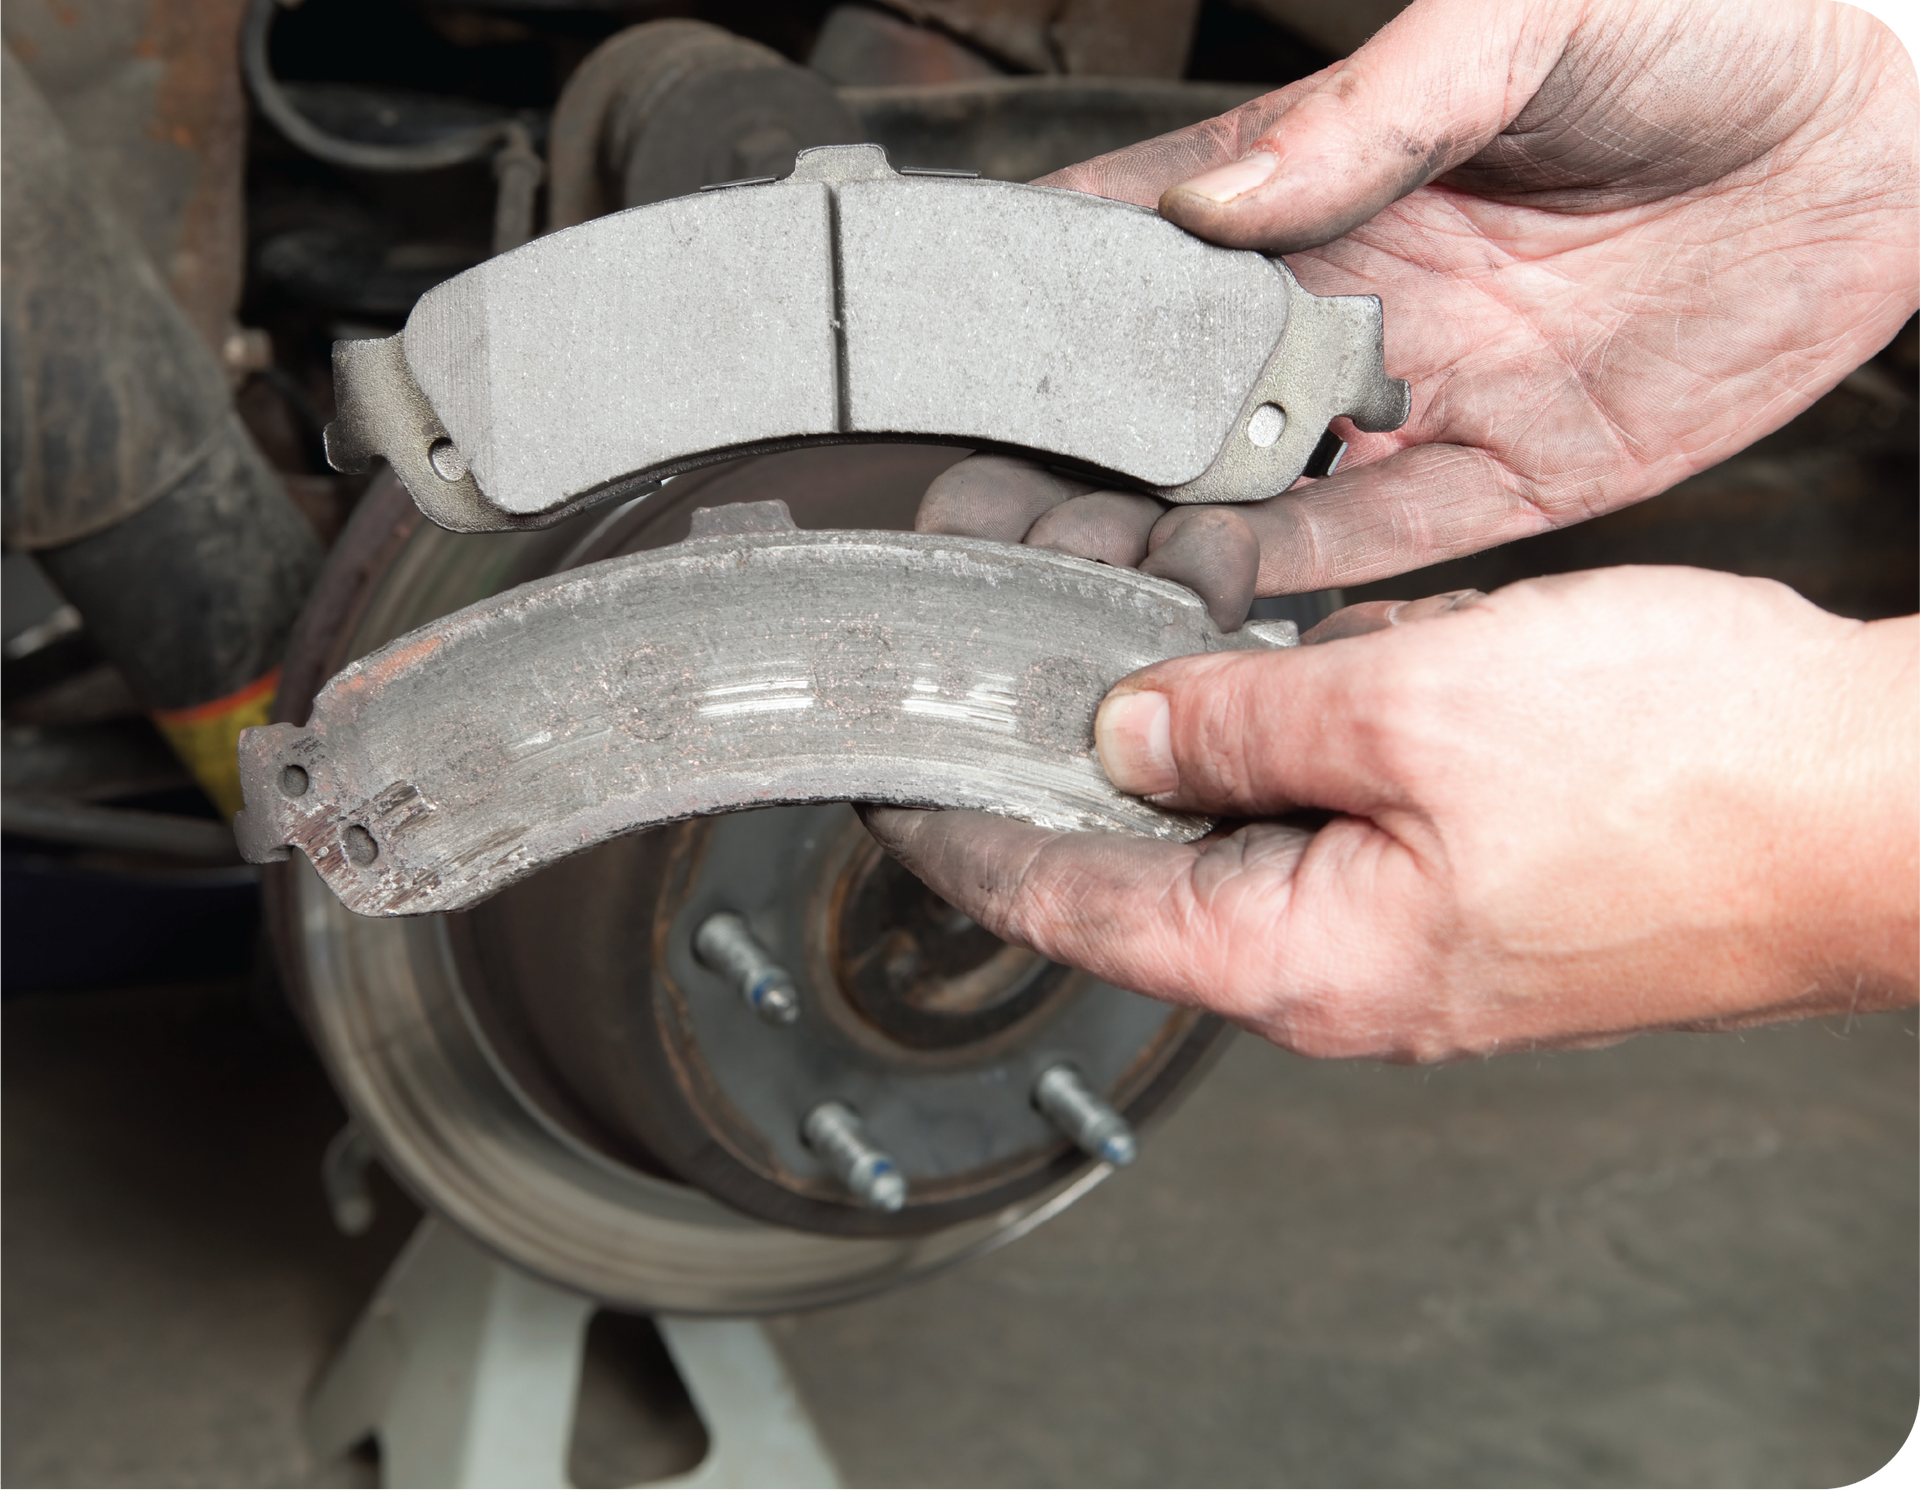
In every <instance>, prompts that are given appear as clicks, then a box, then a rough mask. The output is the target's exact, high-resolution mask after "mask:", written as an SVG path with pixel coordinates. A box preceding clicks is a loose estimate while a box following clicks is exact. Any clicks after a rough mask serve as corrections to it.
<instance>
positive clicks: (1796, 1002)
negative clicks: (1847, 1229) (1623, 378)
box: [865, 569, 1920, 1060]
mask: <svg viewBox="0 0 1920 1490" xmlns="http://www.w3.org/2000/svg"><path fill="white" fill-rule="evenodd" d="M1329 637H1331V638H1334V639H1333V640H1331V641H1328V642H1327V643H1326V644H1325V645H1307V646H1303V647H1301V648H1299V649H1297V650H1290V651H1285V652H1224V653H1216V654H1213V655H1210V656H1202V657H1185V658H1179V659H1176V660H1174V661H1170V662H1165V663H1160V664H1157V665H1155V666H1153V667H1149V668H1147V669H1145V670H1143V671H1142V672H1139V673H1137V674H1135V675H1134V676H1132V677H1131V678H1128V679H1126V680H1125V681H1123V682H1122V683H1120V684H1119V685H1118V686H1117V687H1115V688H1114V690H1113V691H1112V692H1111V693H1109V694H1108V695H1107V698H1106V701H1105V702H1104V703H1103V704H1102V705H1101V708H1100V713H1099V715H1098V718H1097V721H1096V724H1095V738H1096V741H1097V744H1098V748H1099V752H1100V759H1101V761H1102V763H1103V764H1104V765H1105V767H1106V769H1107V773H1108V775H1109V776H1111V777H1112V779H1113V780H1114V782H1115V783H1116V784H1117V785H1119V786H1121V787H1122V788H1123V789H1125V790H1128V791H1132V792H1136V793H1139V794H1141V795H1144V796H1146V797H1148V798H1150V799H1151V800H1153V801H1155V802H1160V803H1163V804H1165V805H1167V806H1170V807H1179V808H1182V809H1185V810H1189V811H1194V812H1201V813H1213V814H1219V815H1225V816H1230V817H1233V818H1240V819H1248V818H1252V819H1266V821H1256V822H1254V823H1252V824H1251V825H1249V826H1240V827H1237V828H1228V827H1223V829H1222V830H1221V831H1219V832H1218V833H1216V834H1215V835H1212V836H1210V837H1208V838H1206V839H1203V840H1202V841H1200V842H1199V843H1196V844H1190V845H1184V846H1176V845H1171V844H1166V843H1161V842H1157V841H1153V840H1150V839H1146V838H1135V837H1131V836H1128V835H1124V834H1117V833H1065V834H1063V833H1055V832H1049V831H1046V830H1044V829H1040V828H1035V827H1031V826H1028V825H1026V824H1023V823H1018V822H1014V821H1011V820H1009V819H1005V818H999V817H993V816H989V815H987V814H983V813H968V812H913V811H905V810H900V809H882V808H867V809H865V815H866V818H867V823H868V826H869V827H870V828H871V829H872V830H873V832H874V833H875V835H876V836H877V837H879V839H880V840H881V842H882V843H883V844H885V845H886V846H887V847H888V848H889V849H890V850H891V851H892V852H893V853H894V854H896V855H897V856H898V857H899V858H900V859H901V860H903V861H904V862H905V863H906V864H907V866H908V867H909V868H911V869H912V870H913V871H914V872H915V873H916V874H918V875H919V876H920V877H921V878H922V879H923V880H925V881H926V882H927V883H928V884H929V885H930V886H932V887H933V888H934V889H935V890H936V891H937V892H938V893H939V894H941V895H943V896H945V897H946V898H947V899H948V900H949V901H951V902H952V903H953V904H954V905H956V906H958V907H960V908H961V909H962V910H964V911H965V912H966V913H967V914H968V915H970V916H972V917H974V918H975V919H976V920H977V921H979V922H980V923H981V924H982V925H984V926H986V927H988V928H989V929H991V930H992V931H994V932H995V933H996V934H998V935H1000V936H1002V937H1006V938H1008V939H1009V940H1012V941H1016V942H1020V943H1023V944H1025V945H1027V946H1030V947H1033V948H1036V949H1037V950H1039V951H1041V952H1043V953H1045V954H1046V955H1047V956H1049V957H1052V958H1056V959H1058V960H1059V961H1062V962H1066V963H1071V964H1072V965H1074V966H1076V967H1082V968H1086V969H1088V970H1090V971H1092V972H1094V973H1096V974H1098V975H1099V976H1100V977H1102V978H1105V979H1107V980H1108V981H1110V982H1112V983H1115V984H1118V985H1119V986H1121V987H1124V988H1132V989H1138V990H1139V991H1141V992H1143V993H1149V994H1153V995H1156V996H1158V997H1161V998H1166V999H1172V1000H1175V1001H1178V1002H1183V1003H1192V1004H1200V1005H1204V1006H1205V1007H1207V1008H1209V1009H1212V1010H1214V1011H1216V1012H1218V1013H1220V1014H1223V1015H1225V1016H1226V1017H1228V1018H1229V1019H1231V1020H1233V1021H1235V1022H1236V1023H1238V1024H1241V1025H1243V1026H1245V1027H1246V1028H1248V1029H1251V1030H1255V1031H1257V1032H1259V1033H1260V1034H1263V1035H1265V1036H1267V1037H1268V1038H1270V1039H1272V1040H1274V1041H1276V1042H1278V1043H1279V1044H1282V1045H1286V1046H1289V1047H1291V1048H1292V1049H1295V1050H1298V1051H1301V1052H1303V1053H1306V1054H1310V1055H1318V1056H1379V1057H1385V1058H1390V1059H1412V1060H1439V1059H1444V1058H1447V1057H1450V1056H1458V1055H1464V1054H1468V1053H1490V1052H1493V1051H1499V1050H1508V1049H1513V1048H1526V1047H1532V1046H1541V1045H1570V1044H1580V1043H1592V1042H1596V1041H1602V1040H1606V1039H1609V1038H1613V1037H1617V1036H1620V1035H1623V1034H1625V1033H1628V1032H1631V1031H1634V1030H1639V1029H1647V1028H1657V1027H1670V1026H1676V1025H1694V1026H1717V1027H1724V1026H1727V1025H1730V1024H1734V1023H1740V1022H1747V1021H1751V1020H1755V1019H1766V1018H1785V1017H1792V1016H1797V1015H1802V1014H1813V1013H1819V1012H1823V1011H1840V1012H1845V1011H1848V1010H1851V1009H1860V1010H1865V1009H1870V1008H1876V1007H1885V1006H1887V1005H1889V1004H1891V1003H1895V1002H1898V1001H1902V1000H1905V1001H1911V1000H1912V998H1913V997H1914V996H1915V992H1916V977H1917V976H1920V970H1917V969H1916V964H1915V959H1916V938H1920V925H1917V924H1916V923H1917V919H1920V907H1917V906H1916V902H1915V894H1914V885H1915V883H1916V875H1917V874H1920V796H1917V794H1916V786H1917V785H1920V763H1916V759H1915V756H1916V751H1917V750H1920V717H1917V716H1920V619H1916V618H1912V617H1909V618H1906V619H1904V620H1898V621H1882V622H1876V623H1873V624H1871V625H1862V624H1860V623H1858V622H1854V621H1844V620H1841V619H1839V618H1837V617H1834V616H1831V615H1828V614H1826V613H1825V612H1823V611H1820V610H1817V609H1815V608H1814V607H1813V606H1811V605H1809V604H1808V603H1807V602H1806V601H1804V600H1802V599H1800V598H1799V597H1798V596H1796V595H1794V594H1793V592H1792V591H1790V590H1788V589H1786V588H1785V587H1784V586H1782V585H1778V584H1775V583H1773V582H1772V581H1769V580H1755V579H1741V578H1736V577H1734V576H1731V575H1724V574H1715V573H1710V572H1708V571H1704V570H1694V569H1614V570H1603V571H1597V572H1594V573H1589V574H1577V575H1567V576H1562V577H1559V578H1554V579H1542V580H1529V581H1526V582H1524V583H1521V584H1516V585H1512V586H1509V587H1507V588H1506V589H1503V590H1500V591H1499V592H1497V593H1496V594H1494V595H1492V596H1490V597H1489V596H1481V595H1477V594H1475V593H1473V592H1466V593H1464V594H1461V595H1453V596H1441V597H1435V598H1434V599H1433V600H1429V601H1424V602H1419V603H1417V604H1415V605H1410V606H1403V607H1399V608H1397V609H1396V608H1395V607H1394V606H1392V605H1389V604H1386V603H1376V604H1373V605H1369V606H1364V607H1354V608H1353V609H1352V610H1349V611H1344V612H1340V613H1338V614H1336V615H1335V616H1333V617H1331V618H1329V619H1328V620H1327V621H1325V622H1323V623H1322V624H1321V626H1320V627H1317V628H1315V632H1314V633H1310V634H1309V638H1310V640H1312V641H1322V640H1324V639H1326V638H1329ZM1302 808H1306V809H1322V810H1324V811H1328V812H1331V813H1333V814H1335V815H1334V816H1333V817H1332V818H1331V820H1330V821H1327V822H1326V823H1325V824H1324V826H1321V827H1319V828H1318V830H1317V831H1315V830H1313V829H1312V828H1310V827H1307V826H1296V825H1293V824H1290V823H1289V822H1287V821H1285V820H1284V818H1282V820H1280V821H1273V820H1272V819H1275V818H1276V817H1282V815H1283V814H1286V813H1288V812H1290V811H1292V810H1294V809H1302Z"/></svg>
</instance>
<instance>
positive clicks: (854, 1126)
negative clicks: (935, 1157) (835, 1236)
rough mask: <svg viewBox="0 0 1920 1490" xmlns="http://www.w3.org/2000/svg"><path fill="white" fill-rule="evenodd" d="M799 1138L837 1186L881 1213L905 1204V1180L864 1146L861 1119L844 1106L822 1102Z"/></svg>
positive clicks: (886, 1158)
mask: <svg viewBox="0 0 1920 1490" xmlns="http://www.w3.org/2000/svg"><path fill="white" fill-rule="evenodd" d="M800 1136H801V1137H802V1138H804V1139H805V1140H806V1143H807V1147H808V1148H810V1149H812V1150H813V1151H814V1152H815V1153H816V1154H818V1155H819V1156H820V1157H821V1158H822V1159H825V1160H826V1161H827V1163H828V1164H830V1165H832V1166H833V1172H834V1173H835V1174H836V1175H838V1176H839V1177H840V1183H841V1184H843V1185H845V1186H846V1187H847V1188H848V1189H849V1190H851V1191H853V1193H854V1194H855V1195H857V1196H859V1197H860V1199H861V1200H863V1201H864V1202H866V1204H868V1205H870V1206H872V1207H873V1208H874V1209H875V1210H880V1211H897V1210H899V1209H900V1207H901V1206H903V1205H905V1204H906V1203H907V1180H906V1176H905V1175H903V1174H901V1173H900V1166H899V1165H898V1164H896V1163H894V1162H893V1160H892V1158H891V1157H889V1156H888V1155H887V1154H885V1153H883V1152H882V1151H881V1150H879V1149H877V1148H875V1147H874V1146H873V1145H872V1144H870V1143H868V1142H867V1139H866V1135H865V1134H864V1133H862V1132H861V1131H860V1118H859V1115H858V1114H857V1113H855V1112H854V1110H853V1109H852V1108H851V1107H849V1106H847V1104H846V1103H844V1102H822V1103H821V1104H820V1105H819V1106H818V1107H816V1108H814V1109H813V1110H812V1111H811V1112H809V1113H808V1114H807V1116H806V1119H805V1121H803V1122H802V1123H801V1124H800Z"/></svg>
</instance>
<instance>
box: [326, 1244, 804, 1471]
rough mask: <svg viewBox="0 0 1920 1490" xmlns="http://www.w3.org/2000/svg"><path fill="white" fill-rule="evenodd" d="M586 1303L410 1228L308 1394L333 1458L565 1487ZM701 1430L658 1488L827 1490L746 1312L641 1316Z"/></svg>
mask: <svg viewBox="0 0 1920 1490" xmlns="http://www.w3.org/2000/svg"><path fill="white" fill-rule="evenodd" d="M594 1308H595V1305H594V1304H593V1302H592V1301H591V1300H590V1299H586V1298H582V1297H581V1296H580V1295H578V1294H573V1293H568V1292H567V1291H566V1290H564V1289H560V1288H555V1287H554V1286H553V1285H552V1284H549V1283H542V1282H540V1281H538V1280H536V1279H534V1278H530V1277H528V1276H527V1275H526V1274H525V1273H522V1272H519V1271H517V1270H516V1269H514V1268H511V1267H509V1266H507V1265H506V1264H505V1263H503V1262H500V1261H498V1260H497V1259H496V1258H494V1257H492V1256H491V1255H489V1254H488V1253H485V1252H483V1251H481V1250H480V1249H479V1248H478V1247H477V1246H475V1245H474V1244H473V1243H471V1242H469V1241H468V1240H467V1239H466V1238H465V1237H463V1236H461V1235H460V1234H459V1233H458V1232H457V1231H455V1230H454V1229H453V1228H452V1227H450V1226H446V1225H443V1224H442V1223H440V1222H438V1221H435V1220H433V1219H431V1218H429V1219H428V1220H425V1221H423V1222H421V1223H420V1228H419V1230H417V1231H415V1232H414V1234H413V1236H412V1238H411V1239H410V1240H409V1241H408V1243H407V1245H406V1248H405V1250H403V1251H402V1252H401V1254H400V1256H399V1258H398V1259H397V1260H396V1261H395V1262H394V1264H393V1266H392V1268H390V1269H389V1270H388V1272H387V1276H386V1277H385V1278H384V1279H382V1280H381V1283H380V1287H379V1288H378V1289H377V1290H376V1291H375V1292H374V1296H373V1301H372V1302H371V1303H370V1304H368V1305H367V1308H366V1311H365V1312H364V1313H363V1314H362V1315H361V1316H360V1318H359V1320H358V1321H357V1322H356V1323H355V1325H354V1327H353V1333H352V1334H351V1335H349V1336H348V1337H347V1343H346V1345H345V1347H344V1348H342V1350H341V1352H340V1354H339V1355H338V1356H336V1357H335V1358H334V1360H333V1362H332V1364H331V1365H329V1366H328V1367H327V1370H326V1374H325V1375H324V1376H322V1377H321V1379H320V1383H319V1386H318V1387H317V1388H316V1389H315V1390H314V1393H313V1396H312V1397H311V1398H310V1399H309V1401H308V1404H307V1413H306V1431H307V1440H308V1443H309V1445H310V1446H311V1448H312V1449H313V1451H314V1453H315V1454H317V1455H319V1456H320V1457H321V1458H322V1459H330V1458H333V1457H335V1456H337V1455H340V1454H343V1453H345V1452H346V1451H347V1450H349V1449H350V1448H352V1447H353V1446H354V1445H355V1444H356V1443H359V1442H361V1441H362V1440H364V1439H365V1438H367V1437H368V1436H369V1435H371V1436H373V1437H374V1438H377V1439H378V1441H379V1444H380V1454H381V1480H382V1482H383V1483H384V1484H387V1485H447V1486H477V1485H517V1486H529V1487H532V1486H540V1487H545V1486H553V1487H562V1486H565V1485H566V1484H567V1483H568V1481H567V1447H568V1443H569V1440H570V1437H571V1434H572V1431H573V1411H574V1399H575V1396H576V1395H577V1392H578V1388H579V1383H580V1361H581V1350H582V1347H583V1345H584V1343H585V1338H586V1329H587V1322H588V1320H590V1319H591V1318H592V1317H593V1312H594ZM654 1323H655V1325H656V1326H657V1327H658V1328H659V1331H660V1337H661V1339H662V1340H663V1341H664V1342H665V1343H666V1347H667V1350H668V1351H669V1352H670V1353H671V1355H672V1357H673V1361H674V1364H675V1366H677V1367H678V1368H679V1372H680V1378H681V1380H682V1381H683V1382H684V1383H685V1384H686V1388H687V1395H688V1396H689V1397H691V1398H692V1399H693V1405H694V1407H695V1408H696V1409H698V1411H699V1413H700V1417H701V1420H702V1421H703V1422H704V1423H705V1425H706V1429H707V1438H708V1442H709V1444H710V1447H709V1449H708V1451H707V1457H706V1459H705V1460H703V1461H702V1462H701V1463H700V1465H699V1466H698V1467H697V1468H695V1469H694V1470H693V1471H692V1472H691V1473H689V1474H685V1475H680V1476H676V1477H675V1478H673V1479H669V1480H660V1481H656V1482H655V1483H657V1484H659V1485H662V1486H669V1485H671V1486H680V1485H689V1486H690V1485H710V1486H750V1485H792V1486H837V1485H838V1484H839V1483H840V1480H839V1477H838V1474H837V1472H836V1471H835V1469H834V1467H833V1462H832V1460H830V1459H829V1458H828V1457H827V1452H826V1449H825V1447H824V1446H823V1445H822V1444H821V1442H820V1438H819V1435H818V1434H816V1433H815V1432H814V1428H813V1424H812V1422H811V1421H810V1420H809V1419H808V1417H807V1415H806V1411H805V1409H804V1408H802V1406H801V1405H800V1398H799V1396H798V1394H797V1393H796V1392H795V1391H794V1389H793V1383H792V1382H791V1381H789V1380H788V1378H787V1374H786V1371H785V1369H784V1368H783V1367H782V1366H781V1364H780V1360H779V1357H778V1356H776V1355H775V1354H774V1351H773V1347H772V1345H771V1343H770V1342H769V1341H768V1340H767V1337H766V1335H765V1334H764V1333H763V1332H762V1331H761V1329H760V1326H759V1325H758V1324H756V1323H754V1322H753V1321H752V1320H748V1319H686V1318H679V1317H676V1316H673V1315H657V1316H655V1319H654Z"/></svg>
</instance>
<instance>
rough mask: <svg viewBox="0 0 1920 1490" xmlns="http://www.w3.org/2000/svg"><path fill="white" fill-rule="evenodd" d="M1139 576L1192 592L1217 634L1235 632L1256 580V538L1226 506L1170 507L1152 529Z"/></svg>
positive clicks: (1238, 513)
mask: <svg viewBox="0 0 1920 1490" xmlns="http://www.w3.org/2000/svg"><path fill="white" fill-rule="evenodd" d="M1147 546H1148V548H1149V550H1150V552H1149V553H1148V555H1147V557H1146V559H1145V560H1144V561H1143V562H1142V563H1141V565H1140V572H1141V573H1143V574H1151V575H1155V576H1157V577H1158V578H1160V579H1170V580H1173V581H1174V582H1176V583H1177V584H1182V585H1185V586H1186V587H1187V588H1188V589H1190V590H1193V591H1195V592H1197V593H1198V594H1199V596H1200V598H1201V599H1202V600H1204V601H1206V603H1207V614H1208V615H1210V616H1212V617H1213V623H1214V625H1216V626H1218V627H1219V628H1220V629H1221V630H1222V631H1237V630H1239V628H1240V626H1241V624H1242V623H1243V622H1245V620H1246V619H1247V612H1248V610H1250V609H1251V608H1252V606H1253V596H1254V589H1255V586H1256V585H1257V584H1258V582H1259V579H1260V540H1259V539H1258V538H1257V537H1256V536H1255V535H1254V531H1253V529H1252V528H1251V527H1249V526H1248V524H1247V520H1246V518H1244V517H1242V516H1241V515H1240V512H1239V511H1238V510H1237V509H1235V508H1231V507H1176V508H1174V510H1173V511H1171V512H1169V513H1168V514H1167V515H1166V516H1165V517H1163V518H1161V519H1160V521H1159V522H1158V523H1157V524H1155V525H1154V529H1153V532H1152V533H1151V534H1150V535H1149V536H1148V539H1147Z"/></svg>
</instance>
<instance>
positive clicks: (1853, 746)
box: [1779, 616, 1920, 1010]
mask: <svg viewBox="0 0 1920 1490" xmlns="http://www.w3.org/2000/svg"><path fill="white" fill-rule="evenodd" d="M1815 698H1816V699H1817V701H1818V702H1817V707H1818V708H1819V709H1820V711H1821V720H1820V727H1819V729H1818V730H1817V732H1816V734H1815V751H1814V752H1813V753H1812V758H1811V759H1809V758H1808V757H1807V756H1802V757H1801V762H1802V767H1803V769H1805V770H1806V771H1807V772H1808V780H1807V781H1806V782H1805V783H1803V784H1802V785H1800V786H1799V787H1797V788H1791V787H1790V789H1789V795H1788V800H1787V803H1786V806H1785V810H1784V812H1783V815H1782V818H1781V825H1782V836H1787V835H1795V836H1797V834H1796V827H1800V828H1802V829H1803V830H1804V832H1805V835H1806V840H1807V846H1808V850H1809V852H1808V854H1807V855H1806V858H1805V861H1804V862H1801V863H1794V862H1787V863H1783V864H1781V865H1780V866H1779V871H1780V873H1781V874H1782V875H1783V877H1784V878H1785V879H1786V880H1787V881H1788V882H1787V883H1785V884H1783V885H1782V886H1781V887H1780V892H1779V893H1780V895H1781V897H1782V899H1783V900H1785V899H1787V898H1791V899H1792V900H1793V901H1794V903H1795V906H1796V914H1795V916H1794V918H1793V920H1794V923H1795V925H1796V930H1797V933H1798V934H1797V936H1796V942H1797V947H1796V949H1795V955H1794V957H1793V962H1794V964H1795V966H1794V971H1795V972H1796V973H1797V974H1798V976H1799V978H1800V988H1801V989H1803V990H1805V992H1804V995H1803V997H1805V998H1806V999H1808V1000H1810V1001H1813V1002H1815V1003H1817V1004H1818V1006H1819V1007H1821V1008H1827V1009H1836V1010H1837V1009H1842V1008H1846V1009H1853V1008H1858V1009H1869V1008H1883V1007H1889V1006H1892V1005H1897V1004H1901V1003H1909V1002H1912V1001H1913V999H1914V998H1915V996H1916V994H1917V993H1920V617H1915V616H1908V617H1903V618H1901V619H1899V620H1890V621H1875V622H1871V623H1868V624H1866V625H1852V626H1849V627H1848V628H1847V631H1846V633H1845V634H1844V635H1843V636H1842V637H1841V638H1840V639H1839V641H1838V643H1837V645H1836V646H1835V647H1834V648H1833V650H1832V653H1831V661H1830V663H1829V664H1828V665H1827V667H1826V669H1825V676H1824V677H1823V678H1822V679H1821V680H1820V682H1819V684H1818V686H1817V689H1816V690H1815Z"/></svg>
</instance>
